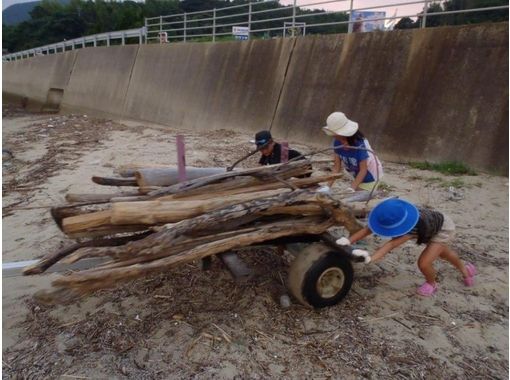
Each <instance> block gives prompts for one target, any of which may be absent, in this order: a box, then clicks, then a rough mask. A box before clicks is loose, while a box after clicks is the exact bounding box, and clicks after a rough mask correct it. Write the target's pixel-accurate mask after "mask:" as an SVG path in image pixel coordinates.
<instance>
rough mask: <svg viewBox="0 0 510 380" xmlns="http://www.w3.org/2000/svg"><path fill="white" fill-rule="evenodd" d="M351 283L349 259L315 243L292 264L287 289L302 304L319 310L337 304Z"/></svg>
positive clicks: (351, 271) (304, 250) (351, 270)
mask: <svg viewBox="0 0 510 380" xmlns="http://www.w3.org/2000/svg"><path fill="white" fill-rule="evenodd" d="M352 280H353V268H352V264H351V262H350V260H349V259H348V258H347V257H344V256H342V255H341V254H339V253H337V252H335V251H334V250H332V249H331V248H330V247H328V246H327V245H324V244H322V243H316V244H311V245H309V246H307V247H306V248H305V249H303V251H302V252H300V253H299V254H298V256H297V257H296V259H295V260H294V261H293V262H292V264H291V266H290V270H289V276H288V288H289V291H290V293H291V294H292V295H293V296H294V297H295V298H296V299H297V300H298V301H299V302H300V303H302V304H303V305H305V306H311V307H315V308H322V307H326V306H332V305H336V304H337V303H338V302H340V301H341V300H342V299H343V298H344V297H345V296H346V295H347V293H348V292H349V290H350V289H351V285H352Z"/></svg>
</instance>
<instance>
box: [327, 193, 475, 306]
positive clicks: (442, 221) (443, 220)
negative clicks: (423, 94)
mask: <svg viewBox="0 0 510 380" xmlns="http://www.w3.org/2000/svg"><path fill="white" fill-rule="evenodd" d="M372 233H374V234H376V235H379V236H382V237H389V238H392V239H391V240H390V241H389V242H387V243H386V244H384V245H383V246H382V247H380V248H379V249H377V250H376V251H375V252H374V254H373V255H372V256H370V255H369V254H368V252H367V251H364V250H361V249H355V250H353V254H354V255H356V256H360V257H363V258H364V261H365V262H366V263H369V262H371V261H378V260H381V259H382V258H383V257H384V256H386V254H387V253H388V252H390V251H391V250H392V249H394V248H396V247H398V246H400V245H402V244H403V243H405V242H406V241H408V240H411V239H417V241H416V242H417V244H418V245H420V244H426V245H427V246H426V247H425V249H424V250H423V252H422V253H421V255H420V257H419V258H418V268H420V271H421V272H422V273H423V275H424V276H425V283H424V284H423V285H421V286H420V287H419V288H418V289H417V292H418V294H420V295H422V296H424V297H430V296H432V295H433V294H434V293H435V292H436V291H437V282H436V271H435V270H434V266H433V263H434V261H435V260H437V259H438V258H442V259H444V260H446V261H448V262H449V263H450V264H452V265H453V266H454V267H455V268H457V269H458V270H459V271H460V272H461V273H462V276H463V278H464V284H465V285H466V286H473V285H474V276H475V274H476V268H475V266H474V265H473V264H471V263H466V264H464V263H463V262H462V261H461V260H460V258H459V256H458V255H457V253H455V252H454V251H453V250H452V249H451V248H450V247H449V246H448V244H449V243H450V242H451V240H452V239H453V237H454V235H455V224H454V223H453V221H452V220H451V219H450V218H449V217H448V216H447V215H445V214H443V213H441V212H438V211H434V210H431V209H427V208H419V209H418V208H417V207H416V206H415V205H414V204H412V203H411V202H408V201H406V200H403V199H397V198H391V199H386V200H385V201H382V202H381V203H379V204H378V205H377V206H376V207H374V209H373V210H372V211H371V212H370V214H369V216H368V227H365V228H363V229H362V230H360V231H358V232H356V233H355V234H353V235H351V236H350V237H349V238H345V237H342V238H340V239H338V240H337V241H336V243H337V244H338V245H350V244H354V243H355V242H357V241H359V240H361V239H363V238H365V237H367V236H368V235H370V234H372Z"/></svg>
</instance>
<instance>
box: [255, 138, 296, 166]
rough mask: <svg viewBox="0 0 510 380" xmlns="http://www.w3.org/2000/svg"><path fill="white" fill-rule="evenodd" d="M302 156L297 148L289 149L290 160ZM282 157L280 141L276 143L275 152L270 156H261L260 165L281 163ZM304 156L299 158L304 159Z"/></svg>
mask: <svg viewBox="0 0 510 380" xmlns="http://www.w3.org/2000/svg"><path fill="white" fill-rule="evenodd" d="M298 156H301V153H299V152H298V151H297V150H294V149H289V160H292V159H293V158H295V157H298ZM281 159H282V146H281V145H280V144H278V143H275V144H274V148H273V152H272V153H271V155H270V156H261V157H260V160H259V164H260V165H274V164H279V163H280V162H281ZM302 159H304V157H300V158H298V160H302Z"/></svg>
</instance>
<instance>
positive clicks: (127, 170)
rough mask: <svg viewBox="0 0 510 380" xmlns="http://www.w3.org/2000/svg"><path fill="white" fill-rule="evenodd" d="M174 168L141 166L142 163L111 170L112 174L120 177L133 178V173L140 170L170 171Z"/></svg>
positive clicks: (149, 164)
mask: <svg viewBox="0 0 510 380" xmlns="http://www.w3.org/2000/svg"><path fill="white" fill-rule="evenodd" d="M173 167H175V166H172V165H167V164H151V163H147V164H143V163H131V164H125V165H121V166H119V167H117V168H116V169H114V170H113V172H114V173H116V174H118V175H120V176H121V177H134V176H135V172H136V171H137V170H140V169H162V168H163V169H171V168H173Z"/></svg>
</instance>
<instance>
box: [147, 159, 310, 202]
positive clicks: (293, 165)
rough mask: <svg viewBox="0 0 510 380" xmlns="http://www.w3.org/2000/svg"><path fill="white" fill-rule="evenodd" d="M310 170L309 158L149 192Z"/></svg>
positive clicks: (184, 189)
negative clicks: (233, 178)
mask: <svg viewBox="0 0 510 380" xmlns="http://www.w3.org/2000/svg"><path fill="white" fill-rule="evenodd" d="M309 170H310V162H309V161H308V160H300V161H295V162H290V163H286V164H277V165H268V166H263V167H258V168H251V169H244V170H238V171H232V172H227V173H223V174H216V175H212V176H209V177H204V178H197V179H195V180H191V181H186V182H182V183H180V184H176V185H173V186H168V187H164V188H161V189H159V190H156V191H152V192H150V193H149V196H151V197H160V196H162V195H170V194H177V193H183V192H187V191H190V190H193V189H196V188H199V187H202V186H206V185H210V184H213V183H218V182H220V181H224V180H226V179H227V178H232V177H243V176H252V177H256V178H258V179H261V180H267V179H271V180H274V177H275V176H279V177H280V178H282V179H285V178H290V177H295V176H299V175H303V174H306V173H308V172H309Z"/></svg>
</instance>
